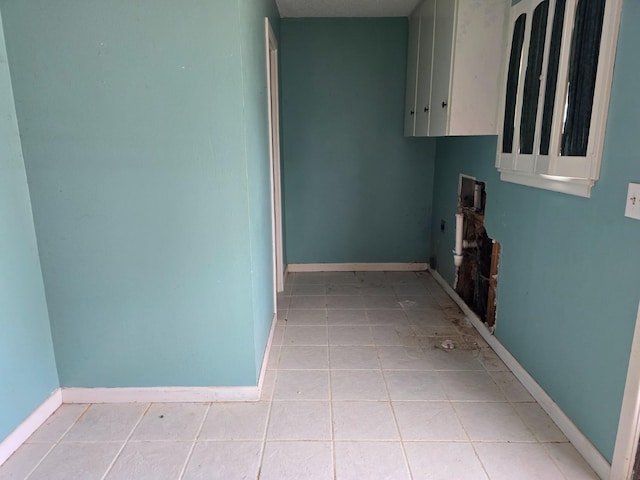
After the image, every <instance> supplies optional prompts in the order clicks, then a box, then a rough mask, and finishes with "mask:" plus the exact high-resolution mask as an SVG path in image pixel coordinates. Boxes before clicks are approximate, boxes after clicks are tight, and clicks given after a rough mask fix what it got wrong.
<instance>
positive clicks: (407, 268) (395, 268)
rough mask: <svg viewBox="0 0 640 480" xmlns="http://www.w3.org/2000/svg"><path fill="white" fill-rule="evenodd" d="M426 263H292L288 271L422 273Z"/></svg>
mask: <svg viewBox="0 0 640 480" xmlns="http://www.w3.org/2000/svg"><path fill="white" fill-rule="evenodd" d="M427 267H428V265H427V264H426V263H290V264H289V265H287V271H288V272H291V273H301V272H422V271H424V270H427Z"/></svg>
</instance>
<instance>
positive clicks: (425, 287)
mask: <svg viewBox="0 0 640 480" xmlns="http://www.w3.org/2000/svg"><path fill="white" fill-rule="evenodd" d="M278 301H279V310H278V324H277V327H276V330H275V336H274V341H273V346H272V350H271V355H270V358H269V364H268V368H269V369H268V371H267V375H266V379H265V385H264V389H263V398H262V400H261V401H260V402H256V403H214V404H151V405H148V404H124V405H113V404H107V405H63V406H62V407H61V408H60V409H59V410H58V411H57V412H56V413H55V414H54V415H53V416H52V417H51V418H49V420H48V421H47V422H46V424H45V425H43V426H42V427H41V428H40V429H39V430H38V431H37V432H35V433H34V434H33V436H32V437H31V438H30V439H29V440H28V441H27V443H25V444H24V445H23V446H22V447H21V448H20V449H19V450H18V451H17V452H16V453H15V454H14V455H13V456H12V457H11V458H10V459H9V460H8V461H7V462H6V463H5V464H4V465H3V466H2V467H0V478H1V479H26V478H28V479H29V480H40V479H47V480H57V479H61V480H69V479H82V480H91V479H109V480H111V479H135V480H144V479H153V480H161V479H185V480H193V479H207V480H212V479H224V480H233V479H256V478H260V479H262V480H271V479H275V480H287V479H296V480H298V479H301V480H304V479H309V480H311V479H334V478H335V479H345V480H347V479H357V480H363V479H365V480H376V479H389V480H404V479H415V480H418V479H429V480H437V479H447V480H449V479H456V480H464V479H469V480H483V479H485V480H486V479H491V480H502V479H508V480H527V479H545V480H553V479H564V480H574V479H575V480H578V479H579V480H584V479H597V476H596V475H595V474H594V473H593V471H591V469H590V468H589V467H588V466H587V464H586V463H585V462H584V460H583V459H582V458H581V457H580V455H579V454H578V453H577V451H576V450H575V449H574V448H573V446H572V445H571V444H569V443H568V442H567V440H566V438H565V437H564V435H563V434H562V432H560V430H559V429H558V428H557V427H556V426H555V425H554V423H553V422H552V421H551V420H550V419H549V417H548V416H547V415H546V414H545V413H544V411H543V410H542V409H541V408H540V406H539V405H538V404H537V403H535V401H534V400H533V398H532V397H531V396H530V395H529V394H528V393H527V391H526V390H525V389H524V388H523V387H522V385H521V384H520V383H519V382H518V381H517V380H516V378H515V377H514V376H513V374H512V373H511V372H510V371H509V370H508V369H507V368H506V366H505V365H504V364H503V363H502V362H501V361H500V359H499V358H498V357H497V356H496V355H495V353H494V352H493V351H492V350H491V349H490V348H488V346H487V345H486V343H484V342H483V340H482V339H481V337H480V336H479V335H478V334H477V332H475V330H474V329H473V328H472V327H470V326H469V324H468V323H467V321H466V320H465V318H464V316H463V315H462V314H461V312H460V310H459V309H458V307H457V306H456V305H455V304H454V303H453V302H452V300H451V299H450V298H449V297H448V296H447V295H446V294H445V293H444V292H443V291H442V289H441V288H440V287H439V286H438V285H437V284H436V282H435V281H434V280H433V278H432V277H431V276H430V275H429V274H426V273H418V274H416V273H353V272H349V273H325V274H322V273H309V274H295V275H292V276H290V277H289V281H288V283H287V286H286V290H285V292H284V294H283V295H280V297H279V299H278ZM445 339H451V340H453V342H454V344H455V345H456V349H455V350H451V351H445V350H442V349H440V348H439V346H440V345H441V343H442V341H443V340H445Z"/></svg>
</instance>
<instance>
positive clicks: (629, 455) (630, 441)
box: [610, 305, 640, 480]
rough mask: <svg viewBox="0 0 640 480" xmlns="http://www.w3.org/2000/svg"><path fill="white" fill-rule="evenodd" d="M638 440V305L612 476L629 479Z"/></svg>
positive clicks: (639, 412) (639, 409)
mask: <svg viewBox="0 0 640 480" xmlns="http://www.w3.org/2000/svg"><path fill="white" fill-rule="evenodd" d="M639 440H640V305H639V306H638V315H637V318H636V328H635V332H634V334H633V343H632V345H631V355H630V356H629V368H628V370H627V381H626V384H625V388H624V397H623V399H622V408H621V410H620V421H619V422H618V434H617V436H616V445H615V450H614V452H613V462H612V463H611V476H610V478H611V479H620V480H631V474H632V472H633V466H634V463H635V460H636V455H638V454H639V453H640V452H638V441H639Z"/></svg>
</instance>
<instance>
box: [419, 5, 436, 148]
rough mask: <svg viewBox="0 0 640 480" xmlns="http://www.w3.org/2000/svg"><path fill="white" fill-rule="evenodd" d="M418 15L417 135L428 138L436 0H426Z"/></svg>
mask: <svg viewBox="0 0 640 480" xmlns="http://www.w3.org/2000/svg"><path fill="white" fill-rule="evenodd" d="M416 13H417V14H418V15H419V16H420V53H419V56H418V93H417V96H416V97H417V98H416V109H415V112H416V113H415V118H416V126H415V135H416V136H417V137H426V136H427V135H428V134H429V113H430V110H431V77H432V68H431V66H432V63H433V34H434V31H435V28H434V27H435V20H436V19H435V16H436V0H426V1H425V2H424V3H423V4H422V5H421V6H420V8H419V9H418V11H417V12H416Z"/></svg>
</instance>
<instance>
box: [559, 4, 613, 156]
mask: <svg viewBox="0 0 640 480" xmlns="http://www.w3.org/2000/svg"><path fill="white" fill-rule="evenodd" d="M605 3H606V2H605V0H580V1H579V2H578V5H577V7H576V17H575V25H574V28H573V37H572V38H571V55H570V58H569V78H568V93H567V103H566V105H567V113H566V119H565V123H564V128H563V132H562V147H561V150H560V154H561V155H564V156H585V155H586V154H587V144H588V141H589V126H590V124H591V111H592V110H593V94H594V91H595V87H596V74H597V73H598V58H599V54H600V38H601V36H602V22H603V19H604V7H605Z"/></svg>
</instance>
